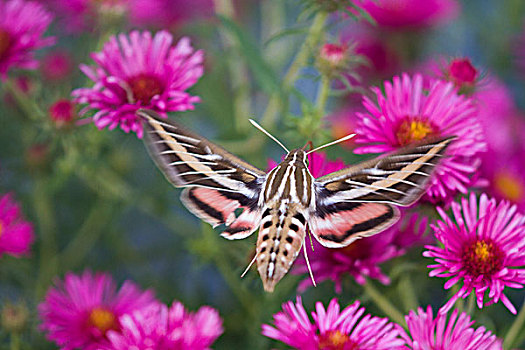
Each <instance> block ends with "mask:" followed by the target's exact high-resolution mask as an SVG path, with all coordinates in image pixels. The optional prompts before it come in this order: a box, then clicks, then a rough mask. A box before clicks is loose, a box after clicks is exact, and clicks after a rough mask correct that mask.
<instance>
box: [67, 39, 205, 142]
mask: <svg viewBox="0 0 525 350" xmlns="http://www.w3.org/2000/svg"><path fill="white" fill-rule="evenodd" d="M172 43H173V37H172V35H171V34H170V33H168V32H166V31H161V32H158V33H157V34H155V36H154V37H152V35H151V33H150V32H138V31H133V32H131V34H129V35H125V34H120V35H119V36H118V37H116V36H112V37H111V38H110V39H109V41H108V42H107V43H106V44H105V45H104V47H103V48H102V51H101V52H97V53H93V54H92V55H91V57H92V58H93V60H94V61H95V63H96V64H97V66H95V67H88V66H86V65H81V66H80V68H81V69H82V71H83V72H84V73H85V74H86V75H87V76H88V77H89V78H90V79H91V80H93V81H94V82H95V85H94V86H93V87H91V88H81V89H77V90H75V91H73V93H72V94H73V96H74V97H75V102H78V103H87V104H88V105H87V106H86V107H85V108H84V109H83V110H82V111H81V112H80V114H86V113H87V112H88V111H95V114H94V115H93V121H94V123H95V125H96V126H97V127H98V128H99V129H102V128H105V127H108V128H109V129H114V128H116V127H117V126H118V125H120V128H121V129H122V130H124V131H125V132H130V131H133V132H135V133H137V135H138V137H142V126H141V124H140V122H139V120H138V118H137V116H136V115H135V112H136V111H137V110H138V109H139V108H149V109H152V110H154V111H156V112H158V113H159V114H160V115H161V116H163V117H166V112H169V111H185V110H189V109H193V108H194V107H193V104H194V103H196V102H198V101H199V98H198V97H196V96H191V95H190V94H188V93H187V92H186V91H185V90H186V89H188V88H189V87H191V86H192V85H193V84H195V83H196V82H197V80H198V79H199V78H200V77H201V76H202V73H203V67H202V61H203V52H202V51H196V52H195V51H193V48H192V47H191V45H190V40H189V39H188V38H182V39H181V40H179V42H178V43H177V44H176V45H175V46H172Z"/></svg>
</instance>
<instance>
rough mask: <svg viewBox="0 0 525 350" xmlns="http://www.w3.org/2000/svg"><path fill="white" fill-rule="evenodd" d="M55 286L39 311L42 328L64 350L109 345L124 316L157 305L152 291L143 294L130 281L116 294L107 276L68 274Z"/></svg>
mask: <svg viewBox="0 0 525 350" xmlns="http://www.w3.org/2000/svg"><path fill="white" fill-rule="evenodd" d="M55 284H56V286H55V287H52V288H50V289H49V290H48V292H47V295H46V298H45V301H44V302H42V303H41V304H40V305H39V306H38V311H39V314H40V318H41V319H42V321H43V323H42V325H41V329H42V330H43V331H45V332H46V333H47V338H48V339H49V340H51V341H54V342H55V343H56V344H57V345H58V346H60V347H61V349H63V350H72V349H76V348H82V349H84V350H98V349H100V347H102V346H103V345H104V344H108V341H107V333H108V331H109V330H114V331H119V330H120V329H121V324H120V321H119V320H120V317H121V316H122V315H124V314H128V313H130V312H133V311H135V310H139V309H142V308H145V307H148V306H151V305H152V304H155V303H157V301H156V300H155V298H154V296H153V293H152V292H151V291H146V292H143V291H141V290H139V288H138V287H137V286H136V285H135V284H134V283H132V282H129V281H126V282H124V284H123V285H122V287H121V288H120V289H119V290H118V291H117V287H116V285H115V282H114V281H113V279H112V278H111V276H110V275H108V274H104V273H97V274H92V273H91V272H89V271H85V272H84V273H83V274H82V275H80V276H79V275H74V274H72V273H68V274H66V276H65V278H64V281H61V280H57V281H56V282H55Z"/></svg>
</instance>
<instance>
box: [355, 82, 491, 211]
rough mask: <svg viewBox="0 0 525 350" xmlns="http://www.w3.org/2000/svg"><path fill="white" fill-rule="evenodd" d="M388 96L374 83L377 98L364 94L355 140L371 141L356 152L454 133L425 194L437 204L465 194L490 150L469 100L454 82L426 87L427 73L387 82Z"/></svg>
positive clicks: (393, 146) (397, 146) (398, 146)
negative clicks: (482, 154)
mask: <svg viewBox="0 0 525 350" xmlns="http://www.w3.org/2000/svg"><path fill="white" fill-rule="evenodd" d="M384 87H385V94H383V92H382V90H381V89H380V88H377V87H374V88H372V91H373V92H374V93H375V95H376V99H377V102H375V101H373V100H372V99H370V98H368V97H364V98H363V105H364V107H365V108H366V109H367V111H368V112H367V113H357V117H358V127H357V128H356V133H357V134H358V136H357V137H356V141H355V142H356V143H373V144H372V145H367V146H362V147H359V148H357V149H356V150H355V152H356V153H382V152H388V151H392V150H395V149H398V148H400V147H403V146H406V145H409V144H411V143H413V142H417V141H420V140H422V139H424V138H425V137H427V136H456V137H457V139H456V140H455V141H454V142H452V143H451V145H450V147H449V148H448V149H447V153H446V154H447V157H445V158H444V159H443V161H442V162H441V163H440V165H439V167H438V168H437V170H436V171H435V173H434V175H433V177H432V179H431V180H430V186H429V188H428V190H427V192H426V197H427V199H429V200H431V201H433V202H441V201H447V200H450V199H451V198H452V197H453V196H454V195H455V194H456V193H457V192H461V193H466V192H467V187H468V186H470V185H472V184H473V183H474V179H472V178H471V176H472V174H475V173H476V171H477V169H478V167H479V162H480V154H481V153H482V152H484V151H485V150H486V147H487V145H486V143H485V138H484V134H483V129H482V127H481V125H480V123H479V122H478V120H477V119H476V108H475V106H474V104H473V102H472V100H471V99H469V98H467V97H465V96H459V95H458V94H457V93H456V89H455V88H454V85H453V84H452V83H447V82H444V81H441V80H432V81H431V82H430V87H429V89H428V91H426V89H423V76H421V75H419V74H416V75H415V76H414V77H413V78H411V77H409V76H408V75H407V74H403V75H402V76H401V77H398V76H396V77H394V78H393V82H392V83H391V82H389V81H386V82H385V83H384Z"/></svg>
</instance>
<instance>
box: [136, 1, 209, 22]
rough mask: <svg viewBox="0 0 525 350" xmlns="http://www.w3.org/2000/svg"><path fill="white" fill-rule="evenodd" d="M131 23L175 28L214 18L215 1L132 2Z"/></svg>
mask: <svg viewBox="0 0 525 350" xmlns="http://www.w3.org/2000/svg"><path fill="white" fill-rule="evenodd" d="M132 2H133V6H131V7H130V13H129V17H130V22H131V23H132V24H134V25H136V26H153V27H154V28H174V27H176V26H178V25H181V24H184V23H185V22H188V21H189V20H195V19H198V18H211V17H213V16H214V4H213V0H193V1H187V0H132Z"/></svg>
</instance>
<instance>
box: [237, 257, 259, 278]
mask: <svg viewBox="0 0 525 350" xmlns="http://www.w3.org/2000/svg"><path fill="white" fill-rule="evenodd" d="M257 255H259V252H256V253H255V256H254V257H253V259H252V261H251V262H250V264H249V265H248V267H247V268H246V270H244V272H243V273H242V275H241V278H243V277H244V276H245V275H246V274H247V273H248V271H249V270H250V267H252V265H253V263H254V262H255V259H257Z"/></svg>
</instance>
